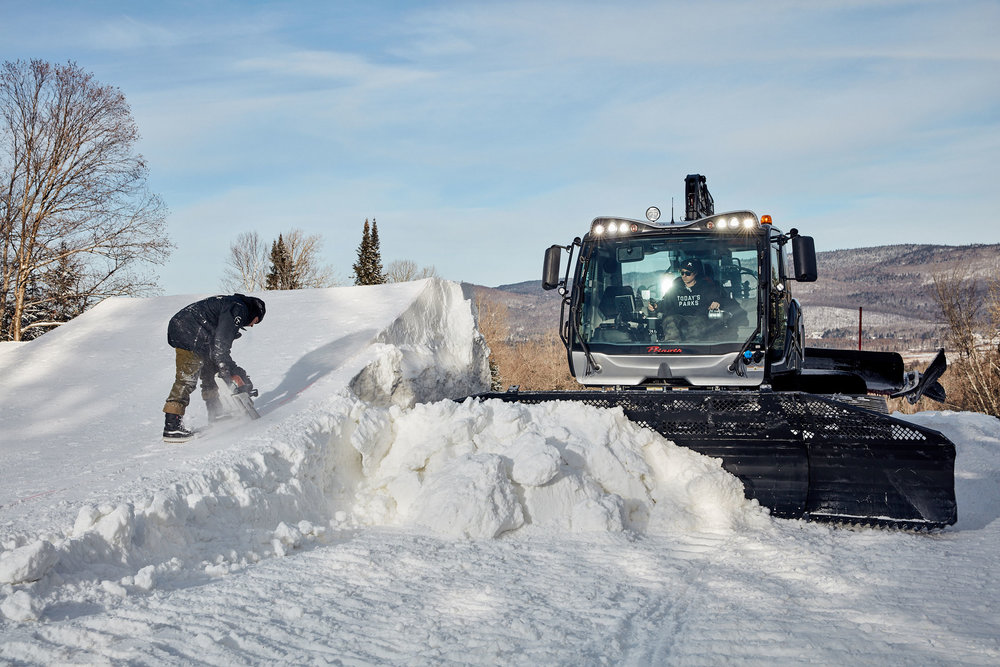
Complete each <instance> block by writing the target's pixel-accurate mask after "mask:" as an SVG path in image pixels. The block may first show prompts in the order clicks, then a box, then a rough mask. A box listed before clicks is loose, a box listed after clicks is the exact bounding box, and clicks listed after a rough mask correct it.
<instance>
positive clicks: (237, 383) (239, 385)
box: [230, 375, 259, 396]
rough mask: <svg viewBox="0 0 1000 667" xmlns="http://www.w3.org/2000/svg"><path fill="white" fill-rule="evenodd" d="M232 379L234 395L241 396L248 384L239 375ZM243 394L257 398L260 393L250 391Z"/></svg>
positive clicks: (254, 390)
mask: <svg viewBox="0 0 1000 667" xmlns="http://www.w3.org/2000/svg"><path fill="white" fill-rule="evenodd" d="M230 379H231V380H232V386H233V393H234V394H239V393H240V392H243V388H244V387H245V386H246V383H245V382H243V378H241V377H240V376H239V375H233V376H231V377H230ZM243 393H246V394H247V395H249V396H257V395H258V393H259V392H258V391H257V390H256V389H251V390H250V391H247V392H243Z"/></svg>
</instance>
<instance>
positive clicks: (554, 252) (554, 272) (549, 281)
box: [542, 245, 563, 290]
mask: <svg viewBox="0 0 1000 667" xmlns="http://www.w3.org/2000/svg"><path fill="white" fill-rule="evenodd" d="M562 253H563V247H562V246H561V245H554V246H550V247H549V249H548V250H546V251H545V264H544V266H543V267H542V289H546V290H550V289H555V288H557V287H559V259H560V255H562Z"/></svg>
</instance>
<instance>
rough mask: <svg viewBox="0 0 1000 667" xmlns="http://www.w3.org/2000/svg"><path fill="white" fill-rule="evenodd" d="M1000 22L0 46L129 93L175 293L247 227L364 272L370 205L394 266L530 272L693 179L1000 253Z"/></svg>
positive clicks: (337, 10)
mask: <svg viewBox="0 0 1000 667" xmlns="http://www.w3.org/2000/svg"><path fill="white" fill-rule="evenodd" d="M997 34H1000V2H997V1H982V2H976V1H969V2H964V1H962V0H950V1H942V2H932V1H927V2H910V1H895V0H884V1H879V0H839V1H838V0H831V1H829V2H815V1H801V2H800V1H796V0H785V1H780V2H713V1H711V0H707V1H703V2H628V1H627V0H626V1H623V2H619V3H608V2H550V1H547V0H534V1H529V2H377V1H375V0H369V1H368V2H319V1H313V2H235V1H229V2H226V1H223V2H169V1H163V2H121V1H120V2H112V1H108V2H70V1H65V2H47V1H45V0H39V1H37V2H32V3H25V2H11V1H10V0H0V60H18V59H25V60H26V59H31V58H41V59H44V60H49V61H52V62H65V61H67V60H73V61H75V62H76V63H77V64H78V65H80V66H81V67H82V68H84V69H85V70H87V71H90V72H92V73H93V74H94V75H95V77H96V78H97V80H98V81H100V82H101V83H104V84H111V85H115V86H118V87H119V88H121V90H122V91H123V92H124V93H125V96H126V98H127V99H128V101H129V103H130V104H131V107H132V112H133V115H134V116H135V119H136V121H137V123H138V125H139V129H140V132H141V133H142V139H141V141H140V143H139V145H138V150H139V151H140V152H141V153H142V154H143V155H144V156H145V157H146V158H147V160H148V163H149V167H150V180H149V183H150V186H151V188H152V190H153V191H154V192H156V193H158V194H159V195H160V196H162V197H163V198H164V200H165V201H166V203H167V205H168V206H169V208H170V216H169V230H170V235H171V239H172V240H173V241H174V242H175V243H176V245H177V248H176V250H175V251H174V253H173V256H172V257H171V260H170V262H169V263H168V264H167V265H166V266H163V267H159V269H158V272H159V275H160V278H161V285H162V286H163V288H164V291H165V292H166V293H168V294H171V293H201V292H214V291H218V290H219V289H220V286H221V285H220V283H221V278H222V274H223V269H224V264H225V260H226V257H227V255H228V249H229V244H230V243H231V242H232V241H233V240H234V239H235V237H236V236H237V235H238V234H239V233H241V232H243V231H251V230H256V231H257V232H259V233H260V234H261V235H262V236H263V237H264V238H266V239H272V238H276V237H277V235H278V233H279V232H281V231H284V230H287V229H290V228H300V229H303V230H304V231H306V232H307V233H310V234H321V235H322V236H323V238H324V241H325V243H324V254H325V260H326V261H327V262H329V263H330V264H332V265H333V266H334V268H335V270H336V272H337V273H338V274H339V275H340V277H341V278H342V280H343V281H345V282H349V281H350V278H351V276H350V272H351V264H352V262H353V261H354V259H355V252H356V249H357V246H358V243H359V242H360V236H361V226H362V224H363V222H364V219H365V218H372V217H374V218H376V219H377V220H378V224H379V233H380V238H381V244H382V257H383V261H384V262H385V263H388V262H390V261H392V260H394V259H410V260H413V261H415V262H417V264H419V265H421V266H427V265H433V266H434V267H436V269H437V271H438V273H439V275H442V276H443V277H445V278H449V279H453V280H465V281H469V282H474V283H478V284H484V285H498V284H502V283H510V282H518V281H521V280H531V279H536V278H538V277H539V275H540V268H541V260H542V254H543V251H544V249H545V248H546V247H548V246H549V245H551V244H553V243H561V244H565V243H568V242H569V241H571V240H572V238H573V237H574V236H579V235H582V234H583V233H584V232H585V231H586V229H587V227H588V225H589V222H590V220H591V219H592V218H594V217H596V216H598V215H622V216H628V217H635V218H642V216H643V213H644V211H645V210H646V208H647V207H648V206H650V205H654V204H655V205H657V206H659V207H660V208H661V209H662V210H663V211H665V214H666V215H669V210H670V205H671V198H674V199H675V200H676V202H677V206H678V207H680V208H679V210H680V209H682V202H683V179H684V176H685V175H686V174H689V173H702V174H705V175H707V176H708V183H709V188H710V190H711V191H712V194H713V196H714V198H715V203H716V210H717V211H723V210H729V209H743V208H749V209H751V210H754V211H756V212H757V213H758V214H762V213H769V214H771V215H772V216H773V217H774V219H775V224H776V225H778V226H779V227H781V228H783V229H788V228H790V227H793V226H794V227H797V228H798V229H799V230H801V231H802V233H804V234H811V235H812V236H814V237H815V239H816V245H817V249H818V250H821V251H822V250H834V249H838V248H852V247H864V246H872V245H884V244H893V243H904V242H915V243H945V244H954V245H960V244H969V243H997V242H1000V223H998V220H997V215H996V211H997V209H998V208H1000V185H998V176H1000V167H998V163H1000V40H998V39H997ZM678 217H683V211H682V210H680V213H679V214H678Z"/></svg>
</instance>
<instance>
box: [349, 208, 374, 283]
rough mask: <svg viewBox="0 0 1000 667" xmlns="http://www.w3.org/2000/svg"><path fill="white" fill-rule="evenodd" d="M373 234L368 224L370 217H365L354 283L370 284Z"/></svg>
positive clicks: (354, 267)
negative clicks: (370, 256)
mask: <svg viewBox="0 0 1000 667" xmlns="http://www.w3.org/2000/svg"><path fill="white" fill-rule="evenodd" d="M371 245H372V235H371V227H369V226H368V218H365V226H364V231H363V232H362V234H361V244H360V245H359V246H358V261H356V262H354V266H353V267H352V268H353V269H354V284H355V285H369V284H371V283H369V282H368V278H369V275H368V267H367V263H368V255H369V253H370V252H371Z"/></svg>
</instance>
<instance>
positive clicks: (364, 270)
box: [222, 218, 437, 292]
mask: <svg viewBox="0 0 1000 667" xmlns="http://www.w3.org/2000/svg"><path fill="white" fill-rule="evenodd" d="M322 246H323V238H322V236H321V235H319V234H311V235H307V234H306V233H305V232H303V231H302V230H301V229H291V230H289V231H287V232H282V233H280V234H278V238H277V239H274V240H273V241H271V245H270V247H268V245H267V243H266V242H265V241H264V240H263V239H262V238H261V236H260V234H258V233H257V232H244V233H242V234H240V235H239V236H238V237H237V238H236V240H235V241H234V242H233V243H232V244H231V245H230V246H229V257H228V258H227V261H226V268H225V274H224V276H223V281H222V285H223V287H224V288H225V289H227V290H231V291H237V292H239V291H243V292H257V291H264V290H295V289H310V288H316V287H335V286H337V285H341V284H343V283H342V281H341V280H340V279H339V278H338V277H337V275H336V274H335V273H334V271H333V268H332V267H331V266H330V265H328V264H323V263H322V260H321V249H322ZM352 272H353V279H354V284H355V285H381V284H383V283H395V282H406V281H409V280H418V279H421V278H430V277H433V276H435V275H437V272H436V270H435V269H434V267H433V266H430V267H423V268H418V266H417V264H416V262H413V261H412V260H395V261H393V262H390V263H389V264H388V265H387V266H385V267H383V265H382V249H381V243H380V241H379V236H378V223H377V222H376V221H375V219H374V218H372V220H371V222H370V223H369V221H368V219H367V218H366V219H365V222H364V225H363V227H362V231H361V243H360V244H358V249H357V261H355V262H354V264H353V266H352Z"/></svg>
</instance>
